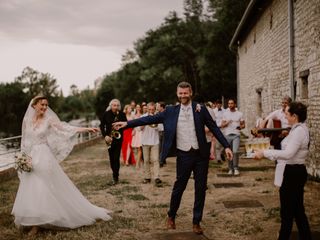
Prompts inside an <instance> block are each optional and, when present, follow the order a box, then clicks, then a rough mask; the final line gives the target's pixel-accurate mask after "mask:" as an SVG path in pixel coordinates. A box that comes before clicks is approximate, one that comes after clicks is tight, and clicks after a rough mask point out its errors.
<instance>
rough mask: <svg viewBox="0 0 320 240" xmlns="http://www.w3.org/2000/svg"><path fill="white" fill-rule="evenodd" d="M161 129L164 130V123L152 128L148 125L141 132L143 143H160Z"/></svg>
mask: <svg viewBox="0 0 320 240" xmlns="http://www.w3.org/2000/svg"><path fill="white" fill-rule="evenodd" d="M144 116H148V114H147V113H146V114H143V115H142V116H141V117H144ZM159 131H163V125H162V124H158V126H157V127H155V128H152V127H150V126H148V125H146V126H145V127H144V128H143V130H142V133H141V144H142V145H157V144H159V142H160V141H159Z"/></svg>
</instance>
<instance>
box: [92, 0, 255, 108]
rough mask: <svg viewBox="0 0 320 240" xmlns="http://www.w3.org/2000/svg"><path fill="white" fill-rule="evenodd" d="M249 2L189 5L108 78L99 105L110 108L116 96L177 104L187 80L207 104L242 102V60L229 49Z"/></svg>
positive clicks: (209, 0)
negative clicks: (239, 73) (228, 99)
mask: <svg viewBox="0 0 320 240" xmlns="http://www.w3.org/2000/svg"><path fill="white" fill-rule="evenodd" d="M248 3H249V0H240V1H239V0H206V1H204V0H185V1H184V5H183V7H184V14H183V16H182V17H179V16H178V15H177V13H176V12H174V11H173V12H170V13H169V14H168V16H167V17H166V18H165V19H164V21H163V23H162V24H161V25H160V26H159V27H158V28H156V29H151V30H149V31H147V32H146V33H145V36H143V37H142V38H140V39H138V40H137V41H136V42H135V43H134V49H133V50H128V51H127V52H126V53H125V55H124V56H123V64H122V67H121V69H119V70H118V71H117V72H114V73H112V74H110V75H107V76H106V77H105V78H104V82H103V84H102V86H101V89H100V90H99V91H98V94H97V102H96V103H97V104H101V106H103V108H104V107H105V106H106V103H107V102H108V101H109V100H111V98H113V97H117V98H119V99H120V100H121V101H122V102H124V103H128V102H129V101H130V100H132V99H134V100H136V101H137V102H141V101H159V100H164V101H166V102H174V101H175V100H176V96H175V92H176V86H177V83H178V82H180V81H182V80H184V81H188V82H190V83H191V84H192V85H193V89H194V92H195V94H198V95H202V96H203V97H204V98H205V99H207V100H215V99H217V98H221V97H222V96H224V97H236V57H235V53H234V52H232V51H230V50H229V48H228V44H229V42H230V40H231V38H232V35H233V33H234V31H235V29H236V27H237V25H238V23H239V21H240V19H241V16H242V15H243V12H244V10H245V8H246V6H247V4H248ZM107 100H108V101H107ZM101 106H97V107H96V112H100V111H101V110H102V107H101Z"/></svg>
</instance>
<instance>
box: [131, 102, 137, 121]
mask: <svg viewBox="0 0 320 240" xmlns="http://www.w3.org/2000/svg"><path fill="white" fill-rule="evenodd" d="M130 107H131V115H132V117H134V115H136V102H135V101H134V100H131V102H130Z"/></svg>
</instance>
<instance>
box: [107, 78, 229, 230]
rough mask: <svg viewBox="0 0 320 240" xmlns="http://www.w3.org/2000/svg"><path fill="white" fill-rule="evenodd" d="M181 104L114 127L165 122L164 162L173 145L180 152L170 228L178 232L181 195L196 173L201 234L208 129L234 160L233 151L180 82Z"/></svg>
mask: <svg viewBox="0 0 320 240" xmlns="http://www.w3.org/2000/svg"><path fill="white" fill-rule="evenodd" d="M177 97H178V99H179V101H180V104H179V105H176V106H168V107H166V109H165V110H164V111H163V112H160V113H158V114H156V115H153V116H147V117H142V118H138V119H135V120H131V121H128V122H117V123H114V124H113V126H114V128H116V129H118V128H123V127H127V128H133V127H136V126H142V125H148V124H157V123H163V125H164V142H163V148H162V152H161V161H164V160H165V159H166V157H167V156H168V153H169V150H170V148H172V147H173V146H174V147H175V148H176V150H177V165H176V168H177V169H176V172H177V177H176V181H175V183H174V186H173V190H172V194H171V201H170V209H169V211H168V219H167V227H168V228H169V229H175V228H176V225H175V217H176V214H177V211H178V208H179V205H180V202H181V198H182V194H183V192H184V190H185V188H186V186H187V183H188V180H189V178H190V176H191V173H192V172H193V175H194V180H195V200H194V207H193V220H192V222H193V232H194V233H196V234H202V233H203V230H202V228H201V226H200V221H201V220H202V213H203V208H204V202H205V196H206V188H207V175H208V165H209V155H210V149H209V147H208V145H207V141H206V136H205V130H204V129H205V126H207V127H208V128H209V130H210V131H211V132H212V133H213V134H214V136H215V137H216V138H217V140H218V141H219V142H220V143H221V144H222V146H223V147H224V148H225V152H226V154H227V157H228V159H232V151H231V149H230V146H229V144H228V142H227V140H226V139H225V138H224V136H223V134H222V133H221V131H220V129H219V127H217V125H216V123H215V122H214V121H213V120H212V117H211V116H210V114H209V112H208V110H207V109H206V107H205V106H201V105H200V104H197V103H196V102H192V101H191V97H192V88H191V85H190V84H189V83H188V82H180V83H179V84H178V86H177Z"/></svg>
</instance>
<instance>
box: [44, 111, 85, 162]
mask: <svg viewBox="0 0 320 240" xmlns="http://www.w3.org/2000/svg"><path fill="white" fill-rule="evenodd" d="M78 130H79V128H77V127H73V126H71V125H69V124H67V123H65V122H61V121H60V120H59V119H58V118H54V117H53V118H50V119H49V134H48V136H47V140H48V144H49V146H50V148H51V150H52V152H53V154H54V155H55V157H56V159H57V160H58V161H59V162H60V161H63V160H64V159H65V158H66V157H67V156H68V155H69V154H70V152H71V151H72V149H73V147H74V145H75V144H77V143H78V134H77V133H78Z"/></svg>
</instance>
